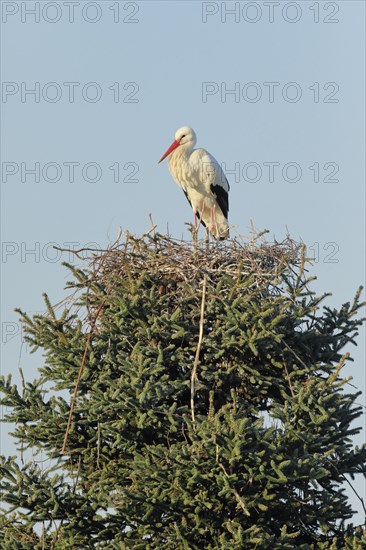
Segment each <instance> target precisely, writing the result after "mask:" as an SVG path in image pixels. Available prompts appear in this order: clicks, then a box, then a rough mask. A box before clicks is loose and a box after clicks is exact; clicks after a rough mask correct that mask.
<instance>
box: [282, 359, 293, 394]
mask: <svg viewBox="0 0 366 550" xmlns="http://www.w3.org/2000/svg"><path fill="white" fill-rule="evenodd" d="M283 365H284V367H285V372H286V376H287V381H288V385H289V387H290V392H291V395H292V397H295V394H294V388H293V387H292V383H291V378H290V375H289V373H288V370H287V365H286V363H284V364H283Z"/></svg>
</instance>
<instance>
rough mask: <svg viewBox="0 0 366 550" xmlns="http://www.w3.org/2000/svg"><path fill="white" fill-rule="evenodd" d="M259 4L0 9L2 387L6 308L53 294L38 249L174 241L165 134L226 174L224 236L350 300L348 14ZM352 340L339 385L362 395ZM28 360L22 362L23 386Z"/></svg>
mask: <svg viewBox="0 0 366 550" xmlns="http://www.w3.org/2000/svg"><path fill="white" fill-rule="evenodd" d="M269 4H270V5H268V2H267V3H266V2H264V3H263V2H259V1H258V2H250V3H248V2H240V3H239V2H236V3H235V2H227V3H226V4H225V3H224V4H223V7H222V3H221V2H203V3H201V2H198V1H197V2H188V1H185V2H183V1H182V2H154V1H142V2H113V1H108V0H107V1H102V2H101V1H99V2H85V1H83V0H81V1H80V2H79V5H77V3H73V4H72V5H65V3H64V2H51V3H50V2H48V3H47V2H43V1H41V2H5V1H2V2H1V8H2V24H1V31H2V38H1V47H2V54H1V62H2V64H1V65H2V68H1V77H2V81H3V94H2V99H1V101H2V103H1V115H2V147H1V162H2V164H1V167H2V180H1V192H2V221H1V228H2V243H3V245H2V246H3V249H2V263H1V268H2V269H1V270H2V287H1V292H2V310H1V315H2V373H9V372H12V373H14V376H15V379H16V380H17V379H18V373H17V371H18V358H19V353H20V347H21V338H20V333H19V332H17V331H18V329H19V327H18V326H17V325H16V323H17V321H18V318H17V315H16V314H15V313H14V312H13V308H14V307H16V306H20V307H21V308H22V309H24V310H26V311H27V312H30V313H31V312H35V311H40V310H42V309H43V303H42V298H41V294H42V292H44V291H47V292H48V293H49V296H50V298H51V300H52V301H53V302H57V301H58V300H59V299H60V298H62V297H63V296H64V294H63V292H62V288H63V285H64V282H65V279H67V276H68V274H67V273H66V271H65V269H63V268H62V267H61V265H60V261H53V260H54V258H55V256H54V254H55V253H54V251H52V249H51V245H50V244H49V243H56V244H58V245H60V246H65V245H66V246H67V244H66V243H76V244H75V246H76V247H78V246H84V245H86V244H87V243H90V242H94V243H97V244H98V245H99V246H106V245H107V244H108V243H109V242H110V241H112V240H114V238H115V236H116V234H117V231H118V227H119V226H122V228H123V229H128V230H130V231H133V232H137V233H142V232H144V231H145V230H146V229H148V228H149V227H150V222H149V219H148V216H149V213H151V214H152V216H153V220H154V222H155V223H157V224H158V228H159V230H160V232H164V231H165V230H166V228H167V226H168V227H169V230H170V232H171V233H172V234H173V235H174V236H177V237H179V236H181V235H182V234H183V235H184V236H185V237H187V238H188V236H189V235H188V233H187V230H186V226H185V225H184V224H185V222H187V221H192V215H191V212H190V210H189V206H188V203H187V202H186V200H185V197H184V196H183V194H182V192H181V190H180V189H179V188H178V187H177V186H176V185H175V184H174V182H173V181H172V179H171V176H170V174H169V172H168V168H167V165H166V163H164V164H161V165H157V161H158V159H159V158H160V157H161V155H162V153H163V152H164V151H165V150H166V149H167V147H168V146H169V145H170V143H171V141H172V139H173V136H174V133H175V130H176V129H177V128H178V127H180V126H182V125H190V126H192V127H193V128H194V129H195V131H196V133H197V136H198V146H201V147H205V148H207V149H208V151H210V152H211V153H212V154H213V155H214V156H215V157H216V158H217V160H218V161H219V162H221V163H223V166H224V169H226V172H227V173H228V179H229V181H230V184H231V193H230V223H231V224H232V225H233V226H234V229H233V230H232V235H237V234H239V235H248V232H249V228H248V227H249V222H250V219H252V220H253V222H254V224H255V226H256V227H257V228H258V229H264V228H267V229H269V230H270V232H271V235H272V236H273V235H275V236H276V238H277V239H281V238H283V237H284V235H285V233H286V228H288V230H289V232H290V234H291V236H292V237H293V238H295V239H302V240H303V241H304V242H305V243H306V244H307V245H308V246H309V247H310V249H311V250H310V254H312V255H314V254H315V255H316V256H317V262H316V263H314V267H313V269H312V273H313V274H314V275H316V276H317V277H318V279H317V281H316V282H315V283H314V289H315V290H316V291H317V292H319V293H320V292H323V291H331V292H332V293H333V296H332V298H331V299H330V300H329V304H330V305H334V306H338V305H340V304H342V303H343V302H345V301H348V300H350V299H352V298H353V295H354V292H355V290H356V288H357V287H358V285H359V284H361V283H362V282H363V281H364V279H365V240H364V235H365V122H364V121H365V105H364V97H365V69H364V67H365V59H364V57H365V54H364V52H365V4H364V2H363V1H338V2H313V1H311V2H307V1H300V2H297V3H296V2H283V1H281V2H279V3H278V2H274V3H269ZM277 4H279V5H277ZM236 5H237V8H236V10H237V11H236V12H235V13H229V11H230V10H233V8H234V9H235V6H236ZM225 6H226V10H225ZM32 10H33V11H34V10H35V12H34V13H33V14H32V13H31V11H32ZM36 19H37V21H36ZM52 21H53V22H52ZM92 21H94V22H92ZM71 83H73V84H71ZM91 83H94V84H91ZM31 89H34V90H35V94H31V93H27V91H28V92H29V90H31ZM230 90H231V92H232V93H230ZM98 96H100V97H98ZM118 96H119V97H118ZM94 98H96V99H95V100H94ZM255 100H256V101H255ZM35 163H39V165H37V166H36V171H39V180H40V181H35V179H36V177H37V179H38V174H36V177H35V175H34V174H32V173H30V172H29V170H32V169H33V170H34V168H35ZM49 163H51V164H49ZM72 163H78V164H72ZM88 163H92V164H88ZM272 163H275V164H272ZM38 166H39V168H38ZM111 166H112V167H113V168H112V169H111V168H110V167H111ZM118 166H119V175H118V173H117V167H118ZM72 169H74V178H72V177H71V175H72ZM27 170H28V172H27ZM231 171H232V172H233V173H231ZM270 176H271V177H270ZM118 177H119V181H118V182H114V178H118ZM94 178H95V179H96V180H98V181H94V182H93V181H92V180H93V179H94ZM52 179H54V180H58V181H53V182H52V181H51V180H52ZM131 180H135V181H131ZM255 180H257V181H255ZM286 180H287V181H286ZM332 180H333V181H332ZM69 246H70V245H69ZM31 250H35V251H36V252H35V253H33V254H32V253H31V252H29V251H31ZM63 259H68V258H63ZM56 260H57V258H56ZM12 331H13V332H14V335H13V337H11V336H12V334H11V333H12ZM364 334H365V333H364V332H363V335H361V336H360V338H359V347H358V348H350V351H351V352H352V353H353V355H354V357H355V363H353V364H349V366H348V367H347V369H346V371H347V372H346V374H352V375H353V376H354V383H355V385H356V386H357V387H358V388H360V389H362V390H363V391H364V390H365V362H364V352H365V348H364V344H363V341H364ZM41 360H42V358H41V356H40V355H36V356H32V357H30V356H29V354H28V353H27V350H26V348H24V347H23V350H22V354H21V361H20V364H21V366H22V368H23V370H24V373H25V376H26V378H27V379H32V378H33V377H34V376H35V375H36V368H37V366H38V365H39V364H40V363H41ZM363 403H365V400H364V398H363ZM4 431H5V430H4V427H3V428H2V443H1V451H2V452H3V453H8V452H12V445H11V442H10V440H9V438H8V436H7V435H6V434H5V433H4ZM363 440H364V434H363V436H362V437H361V436H360V437H359V438H357V442H358V443H362V441H363ZM358 489H359V490H360V491H362V490H363V491H364V486H363V487H361V485H360V483H358ZM354 505H355V507H356V508H359V506H358V504H357V502H355V501H354ZM358 519H359V521H362V517H361V515H359V516H358ZM355 520H356V521H357V518H355Z"/></svg>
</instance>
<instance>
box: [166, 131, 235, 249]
mask: <svg viewBox="0 0 366 550" xmlns="http://www.w3.org/2000/svg"><path fill="white" fill-rule="evenodd" d="M175 138H176V139H175V142H174V143H173V144H172V146H171V148H170V149H168V151H167V153H166V154H165V155H164V156H163V158H165V156H167V154H170V157H169V170H170V173H171V174H172V176H173V178H174V180H175V181H176V183H177V184H178V185H179V187H181V188H182V189H183V191H184V193H185V195H186V197H187V199H188V201H189V202H190V204H191V206H192V209H193V212H194V213H195V215H196V216H197V217H198V218H199V219H200V221H201V222H202V224H203V225H205V226H206V228H207V229H208V231H209V232H210V233H211V234H212V235H213V236H214V237H215V238H218V239H226V238H227V237H228V236H229V224H228V219H227V215H228V210H229V202H228V192H229V189H230V186H229V183H228V181H227V179H226V177H225V175H224V173H223V171H222V168H221V166H220V165H219V163H218V162H217V160H216V159H215V158H214V157H213V156H212V155H210V154H209V153H208V152H207V151H206V150H205V149H193V147H194V145H195V143H196V136H195V133H194V131H193V130H192V129H191V128H189V127H183V128H180V129H179V130H178V131H177V132H176V134H175ZM178 145H179V146H178ZM170 151H171V152H170Z"/></svg>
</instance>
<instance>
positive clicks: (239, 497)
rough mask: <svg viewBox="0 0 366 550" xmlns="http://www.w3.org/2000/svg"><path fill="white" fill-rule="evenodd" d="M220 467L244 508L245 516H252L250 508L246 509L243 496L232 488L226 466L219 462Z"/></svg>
mask: <svg viewBox="0 0 366 550" xmlns="http://www.w3.org/2000/svg"><path fill="white" fill-rule="evenodd" d="M219 466H220V468H221V470H222V471H223V472H224V474H225V477H226V479H227V480H228V483H229V485H230V489H231V490H232V491H233V493H234V495H235V498H236V500H237V501H238V503H239V505H240V507H241V508H242V510H243V512H244V514H245V515H246V516H250V512H249V510H248V508H247V507H246V505H245V502H244V500H243V499H242V498H241V496H240V495H239V493H238V491H237V490H236V489H235V487H232V486H231V484H230V481H229V474H228V473H227V471H226V470H225V467H224V465H223V464H221V462H219Z"/></svg>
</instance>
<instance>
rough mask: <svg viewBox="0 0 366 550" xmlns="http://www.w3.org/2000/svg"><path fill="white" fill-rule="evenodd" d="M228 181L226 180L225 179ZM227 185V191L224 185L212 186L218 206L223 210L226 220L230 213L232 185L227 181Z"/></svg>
mask: <svg viewBox="0 0 366 550" xmlns="http://www.w3.org/2000/svg"><path fill="white" fill-rule="evenodd" d="M225 179H226V178H225ZM226 183H227V190H226V189H225V188H224V187H223V186H222V185H217V184H216V185H213V184H212V185H211V191H212V193H213V194H214V195H215V197H216V200H217V204H218V205H219V207H220V208H221V211H222V213H223V214H224V216H225V218H227V215H228V212H229V193H228V191H229V190H230V185H229V182H228V181H227V179H226Z"/></svg>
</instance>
